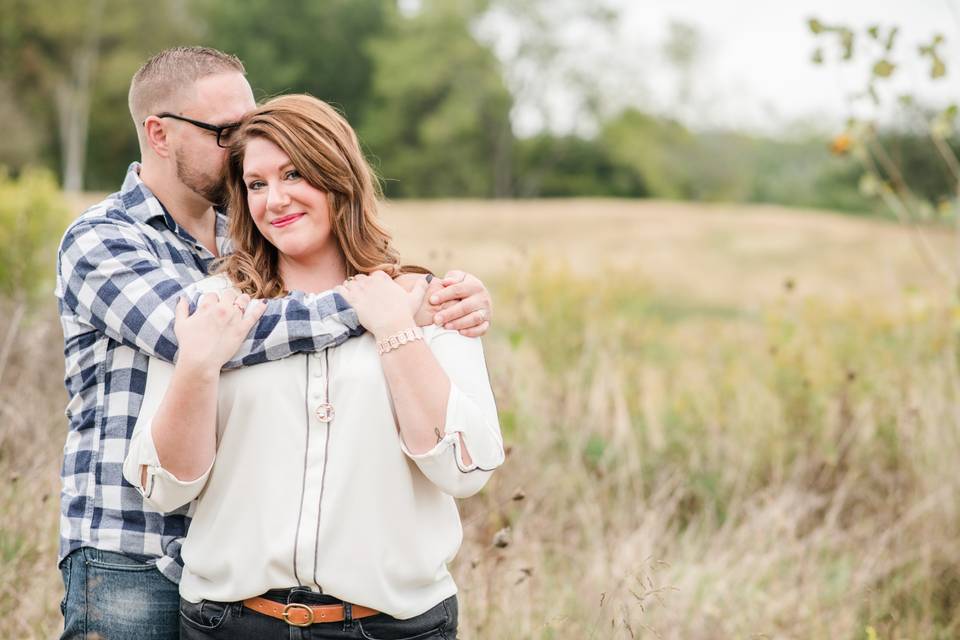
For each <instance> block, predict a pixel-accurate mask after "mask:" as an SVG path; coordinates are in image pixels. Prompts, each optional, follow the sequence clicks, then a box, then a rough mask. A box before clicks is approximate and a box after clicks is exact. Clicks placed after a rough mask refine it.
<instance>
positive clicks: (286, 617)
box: [283, 602, 313, 627]
mask: <svg viewBox="0 0 960 640" xmlns="http://www.w3.org/2000/svg"><path fill="white" fill-rule="evenodd" d="M291 609H303V610H304V611H306V612H307V621H306V622H304V623H299V622H294V621H293V620H291V619H290V610H291ZM283 619H284V621H285V622H286V623H287V624H289V625H291V626H294V627H309V626H310V625H312V624H313V609H311V608H310V607H308V606H307V605H305V604H302V603H299V602H293V603H291V604H288V605H287V606H285V607H284V608H283Z"/></svg>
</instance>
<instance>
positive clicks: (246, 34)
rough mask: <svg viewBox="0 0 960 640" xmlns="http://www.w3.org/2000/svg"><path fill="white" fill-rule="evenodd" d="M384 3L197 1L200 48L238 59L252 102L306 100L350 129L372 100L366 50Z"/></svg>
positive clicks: (382, 21)
mask: <svg viewBox="0 0 960 640" xmlns="http://www.w3.org/2000/svg"><path fill="white" fill-rule="evenodd" d="M393 4H394V3H393V2H390V0H325V1H324V2H314V1H312V0H233V1H229V2H228V1H225V0H197V4H196V10H197V17H198V18H199V19H200V20H202V21H203V22H204V23H205V38H204V42H205V43H207V44H209V45H210V46H213V47H217V48H218V49H222V50H223V51H228V52H230V53H233V54H235V55H237V56H238V57H239V58H240V59H241V60H243V63H244V65H245V66H246V68H247V75H248V77H249V78H250V83H251V84H252V86H253V88H254V91H255V93H256V95H257V97H258V98H262V97H264V96H273V95H277V94H281V93H292V92H296V93H300V92H306V93H310V94H311V95H314V96H316V97H318V98H320V99H322V100H326V101H327V102H330V103H332V104H335V105H337V106H338V107H340V108H341V109H342V110H343V112H344V114H345V115H346V116H347V117H348V118H349V119H350V121H351V122H352V123H353V124H354V125H356V124H358V121H359V117H360V116H361V115H362V111H363V107H364V106H365V105H366V103H367V101H368V100H369V96H370V84H371V78H372V76H373V60H372V59H371V56H370V54H369V52H368V50H367V47H366V44H367V42H368V41H369V40H370V39H371V38H373V37H375V36H379V35H381V34H383V32H384V29H385V28H386V26H387V22H388V16H389V15H390V14H391V13H392V5H393Z"/></svg>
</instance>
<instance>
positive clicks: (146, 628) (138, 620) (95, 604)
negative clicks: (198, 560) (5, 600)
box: [60, 548, 180, 640]
mask: <svg viewBox="0 0 960 640" xmlns="http://www.w3.org/2000/svg"><path fill="white" fill-rule="evenodd" d="M60 571H61V572H62V573H63V586H64V590H65V592H66V593H65V595H64V599H63V603H62V604H61V606H60V609H61V611H62V612H63V619H64V629H63V635H62V636H60V639H61V640H77V639H81V640H82V639H86V638H99V639H102V640H127V639H128V638H129V639H134V638H135V639H137V640H140V639H141V638H142V639H143V640H178V638H179V637H180V632H179V629H180V620H179V610H180V594H179V593H178V592H177V585H175V584H174V583H172V582H170V580H168V579H167V578H165V577H164V576H163V574H162V573H160V572H159V571H157V569H156V567H154V566H153V565H150V564H144V563H142V562H139V561H137V560H134V559H133V558H129V557H127V556H125V555H122V554H119V553H111V552H109V551H100V550H99V549H90V548H82V549H77V550H75V551H74V552H73V553H71V554H70V555H68V556H67V557H66V558H64V559H63V563H61V565H60ZM88 634H89V635H88Z"/></svg>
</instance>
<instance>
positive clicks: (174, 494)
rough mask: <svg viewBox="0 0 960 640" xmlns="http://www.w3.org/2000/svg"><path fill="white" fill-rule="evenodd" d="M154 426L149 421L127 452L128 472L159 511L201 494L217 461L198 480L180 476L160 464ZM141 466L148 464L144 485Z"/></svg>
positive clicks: (173, 508)
mask: <svg viewBox="0 0 960 640" xmlns="http://www.w3.org/2000/svg"><path fill="white" fill-rule="evenodd" d="M152 427H153V425H152V424H150V425H148V427H147V429H145V430H144V432H143V433H142V434H141V437H140V438H139V439H138V442H136V443H135V447H131V450H130V453H129V454H128V455H127V464H126V465H124V466H125V468H124V472H125V475H126V476H127V480H128V481H129V482H130V484H132V485H133V486H134V487H136V488H137V491H139V492H140V495H142V496H143V497H144V498H145V499H146V500H147V501H148V502H149V503H151V504H152V505H154V506H155V507H156V508H157V509H158V510H159V511H164V512H168V511H173V510H175V509H178V508H180V507H182V506H183V505H185V504H187V503H188V502H190V501H191V500H193V499H194V498H196V497H197V496H198V495H200V492H201V491H202V490H203V487H204V485H205V484H206V483H207V478H208V477H209V476H210V471H211V470H212V469H213V463H211V464H210V467H208V468H207V470H206V471H204V472H203V474H202V475H200V477H198V478H196V479H194V480H180V479H179V478H177V477H176V476H175V475H173V474H172V473H170V472H169V471H167V470H166V469H164V468H163V466H162V465H161V464H160V457H159V456H158V455H157V449H156V447H155V446H154V443H153V429H152ZM134 449H136V450H134ZM131 463H132V464H131ZM141 467H146V484H145V485H144V486H141V485H140V478H141V475H140V474H141ZM130 476H133V477H132V478H131V477H130Z"/></svg>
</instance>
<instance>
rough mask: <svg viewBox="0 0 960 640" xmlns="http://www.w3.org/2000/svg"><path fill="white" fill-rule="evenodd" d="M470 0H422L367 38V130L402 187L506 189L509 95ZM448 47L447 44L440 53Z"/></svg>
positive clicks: (389, 185) (456, 191)
mask: <svg viewBox="0 0 960 640" xmlns="http://www.w3.org/2000/svg"><path fill="white" fill-rule="evenodd" d="M472 8H473V7H472V5H471V3H452V2H445V1H443V0H435V1H425V2H424V3H423V6H422V7H421V10H420V11H419V12H418V13H416V14H415V15H412V16H405V15H399V14H398V15H396V17H395V18H394V21H393V24H392V28H391V29H390V30H389V32H388V33H387V34H384V35H383V36H380V37H378V38H376V39H374V40H373V41H372V42H371V43H370V48H369V49H370V53H371V55H372V57H373V60H374V62H375V65H374V75H373V92H372V95H371V97H370V101H369V105H368V109H367V111H366V114H365V117H364V118H363V126H362V128H361V135H362V138H363V139H364V140H365V141H366V143H367V144H368V145H369V147H370V149H371V151H372V152H373V153H374V155H375V156H376V157H377V158H378V160H379V162H378V164H380V166H381V172H382V174H383V176H384V178H386V193H387V194H388V195H395V196H427V197H431V196H460V197H493V196H506V195H509V193H510V192H509V188H510V187H509V183H508V178H509V174H507V173H506V172H507V171H509V159H510V150H511V143H512V134H511V131H510V107H511V98H510V94H509V92H508V91H507V89H506V86H505V85H504V82H503V77H502V75H501V73H500V66H499V62H498V61H497V59H496V57H495V56H494V55H493V52H492V51H490V49H489V48H487V47H486V46H484V45H483V44H481V43H480V42H478V41H477V40H476V39H475V38H474V37H473V36H472V35H471V33H470V22H471V19H472V18H474V17H475V15H473V13H472V11H471V9H472ZM441 52H442V54H441Z"/></svg>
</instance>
